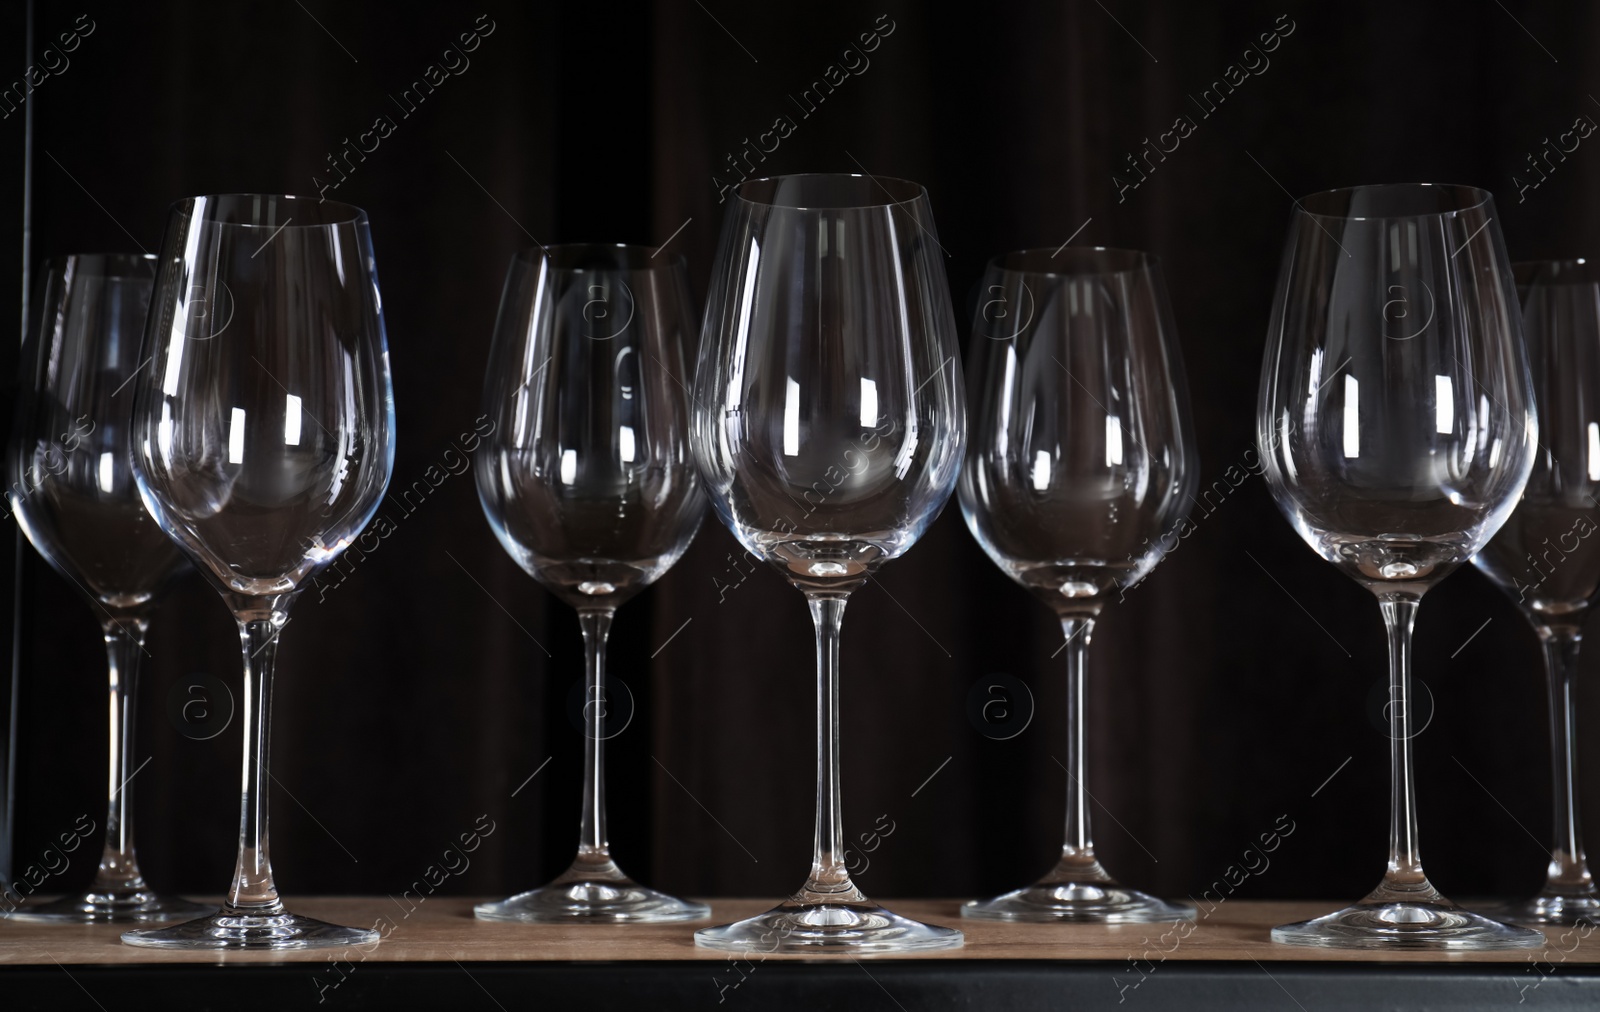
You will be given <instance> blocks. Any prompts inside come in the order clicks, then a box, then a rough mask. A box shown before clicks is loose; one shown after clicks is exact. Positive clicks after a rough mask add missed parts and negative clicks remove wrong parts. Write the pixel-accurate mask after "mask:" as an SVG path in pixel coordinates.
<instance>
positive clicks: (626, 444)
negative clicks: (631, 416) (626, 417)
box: [617, 425, 635, 464]
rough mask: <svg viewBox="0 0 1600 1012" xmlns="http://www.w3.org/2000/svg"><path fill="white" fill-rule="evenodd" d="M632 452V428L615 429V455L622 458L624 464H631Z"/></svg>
mask: <svg viewBox="0 0 1600 1012" xmlns="http://www.w3.org/2000/svg"><path fill="white" fill-rule="evenodd" d="M634 452H635V447H634V442H633V426H631V425H624V426H621V427H620V428H618V429H617V455H618V456H620V457H621V458H622V462H623V463H624V464H631V463H633V455H634Z"/></svg>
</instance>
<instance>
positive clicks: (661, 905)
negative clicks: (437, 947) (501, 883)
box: [473, 877, 711, 924]
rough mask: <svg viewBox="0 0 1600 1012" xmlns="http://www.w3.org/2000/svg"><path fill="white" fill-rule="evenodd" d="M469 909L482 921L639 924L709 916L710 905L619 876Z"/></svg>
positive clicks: (554, 885)
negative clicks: (682, 898) (669, 893)
mask: <svg viewBox="0 0 1600 1012" xmlns="http://www.w3.org/2000/svg"><path fill="white" fill-rule="evenodd" d="M473 913H474V914H476V915H477V916H478V917H479V918H480V919H482V920H485V921H517V922H521V923H525V924H550V923H566V924H573V923H578V924H583V923H590V924H642V923H662V922H670V921H696V920H700V919H701V918H703V917H710V916H711V908H710V907H708V906H706V905H705V904H704V903H691V902H689V901H688V900H680V899H678V898H676V897H673V896H668V895H667V894H666V893H661V892H657V891H655V890H654V889H650V888H648V887H646V886H642V885H639V884H638V883H637V882H633V881H631V880H629V879H627V878H625V877H624V878H622V879H619V880H610V879H578V880H574V881H562V882H553V883H551V884H550V885H547V886H544V887H543V888H540V889H533V890H530V891H528V892H525V893H521V894H519V895H516V896H513V897H511V898H510V899H505V900H501V901H499V902H498V903H480V904H478V905H477V906H476V907H474V908H473Z"/></svg>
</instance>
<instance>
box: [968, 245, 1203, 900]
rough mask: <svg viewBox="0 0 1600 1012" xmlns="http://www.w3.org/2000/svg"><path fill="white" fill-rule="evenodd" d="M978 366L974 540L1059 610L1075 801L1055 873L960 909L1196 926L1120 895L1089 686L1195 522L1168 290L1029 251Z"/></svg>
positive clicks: (971, 478) (1008, 268)
mask: <svg viewBox="0 0 1600 1012" xmlns="http://www.w3.org/2000/svg"><path fill="white" fill-rule="evenodd" d="M968 361H969V365H970V368H971V370H972V373H973V375H974V377H975V381H974V384H973V386H972V399H973V410H972V438H971V445H970V447H969V449H968V452H967V457H966V462H965V464H964V465H963V467H962V470H961V481H960V498H961V510H962V515H963V516H964V517H965V518H966V521H967V526H968V528H969V529H970V530H971V531H972V534H973V536H974V537H975V538H976V539H977V541H978V544H979V545H981V546H982V548H983V550H984V551H985V553H987V554H988V555H989V557H990V558H991V559H992V560H994V562H995V564H996V565H998V566H999V567H1000V569H1001V570H1002V571H1003V572H1005V573H1006V575H1007V576H1010V577H1011V578H1012V579H1013V580H1015V581H1016V582H1017V583H1019V584H1021V585H1022V586H1023V587H1025V588H1027V589H1028V590H1029V591H1031V592H1032V593H1033V594H1034V595H1035V596H1036V597H1038V598H1039V599H1040V600H1041V601H1043V602H1044V603H1045V604H1046V605H1048V606H1049V607H1050V608H1051V609H1052V610H1054V611H1055V612H1056V614H1057V616H1058V618H1059V619H1060V621H1061V623H1062V630H1063V633H1064V634H1065V636H1066V639H1067V646H1068V654H1067V683H1068V688H1067V696H1068V700H1069V702H1068V739H1067V744H1068V748H1067V755H1068V764H1067V776H1068V799H1067V820H1066V834H1065V843H1064V844H1063V847H1062V853H1061V857H1060V859H1059V861H1058V862H1057V864H1056V867H1055V868H1054V869H1053V870H1052V871H1051V872H1049V873H1048V874H1047V875H1046V876H1045V877H1044V878H1043V879H1042V880H1040V881H1039V882H1037V883H1035V884H1034V885H1032V886H1029V887H1026V888H1023V889H1017V890H1014V891H1012V892H1009V893H1006V894H1004V895H1002V896H998V897H995V898H993V899H989V900H982V901H976V900H975V901H972V902H969V903H967V904H965V905H964V906H963V907H962V908H961V913H962V916H963V917H968V918H979V919H986V920H1004V921H1037V922H1097V923H1108V924H1116V923H1131V922H1148V921H1172V920H1178V919H1184V918H1190V917H1193V916H1194V909H1193V908H1192V907H1190V906H1188V905H1186V904H1176V903H1168V902H1166V901H1164V900H1161V899H1158V898H1156V897H1154V896H1148V895H1146V894H1144V893H1141V892H1138V891H1137V890H1133V889H1129V888H1127V887H1125V886H1121V885H1118V884H1117V883H1116V882H1115V881H1114V880H1113V879H1112V878H1111V876H1110V875H1109V874H1107V873H1106V871H1105V869H1104V868H1102V867H1101V865H1100V862H1099V861H1098V859H1097V858H1096V857H1095V852H1094V844H1093V841H1092V839H1091V836H1090V831H1089V804H1088V802H1089V792H1088V786H1087V783H1086V780H1087V769H1086V766H1087V752H1088V750H1087V747H1086V745H1085V740H1086V731H1087V727H1086V720H1085V714H1086V707H1085V692H1086V675H1087V671H1086V668H1087V656H1088V648H1089V638H1090V635H1091V633H1092V631H1093V627H1094V622H1095V618H1096V616H1098V615H1099V613H1100V611H1101V609H1102V607H1103V606H1104V605H1105V603H1106V601H1107V599H1108V598H1109V597H1111V596H1112V595H1113V594H1120V593H1121V592H1123V591H1126V590H1127V589H1128V588H1130V587H1132V586H1133V585H1134V584H1136V583H1137V582H1138V581H1140V580H1142V579H1144V578H1145V576H1147V575H1148V574H1149V573H1150V572H1151V571H1152V570H1153V569H1154V568H1155V566H1156V564H1157V563H1158V562H1160V561H1161V559H1162V557H1163V556H1164V555H1165V554H1166V551H1167V548H1168V547H1169V545H1170V544H1172V543H1173V541H1172V540H1171V535H1172V533H1173V531H1174V529H1175V528H1176V527H1177V526H1178V524H1179V523H1180V522H1181V521H1182V520H1183V518H1184V517H1185V515H1186V514H1187V513H1188V508H1189V504H1190V502H1191V499H1192V496H1193V494H1194V490H1195V487H1196V484H1197V475H1198V466H1199V462H1198V460H1197V458H1196V455H1195V440H1194V434H1193V432H1192V426H1191V422H1190V418H1189V405H1188V393H1187V386H1186V383H1185V381H1184V373H1183V364H1182V359H1181V356H1180V354H1179V348H1178V343H1177V332H1176V328H1175V326H1174V324H1173V321H1172V314H1171V308H1170V306H1169V304H1168V300H1167V295H1166V288H1165V284H1164V281H1163V278H1162V273H1161V269H1160V266H1159V264H1158V263H1157V261H1156V259H1155V258H1154V257H1152V256H1150V255H1149V254H1146V253H1142V252H1139V251H1136V250H1120V249H1107V248H1081V247H1079V248H1072V249H1059V250H1056V251H1054V252H1051V251H1050V250H1038V249H1036V250H1020V251H1017V252H1013V253H1007V254H1003V255H1001V256H998V257H996V258H994V259H993V260H991V261H990V263H989V266H988V269H987V270H986V272H985V274H984V278H983V292H982V295H981V306H980V308H979V310H978V312H977V314H976V317H975V319H974V321H973V336H972V344H971V349H970V352H969V355H968Z"/></svg>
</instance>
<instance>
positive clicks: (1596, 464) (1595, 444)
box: [1589, 422, 1600, 481]
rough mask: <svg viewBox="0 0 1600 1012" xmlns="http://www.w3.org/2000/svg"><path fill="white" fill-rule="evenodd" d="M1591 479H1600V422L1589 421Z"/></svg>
mask: <svg viewBox="0 0 1600 1012" xmlns="http://www.w3.org/2000/svg"><path fill="white" fill-rule="evenodd" d="M1589 480H1590V481H1600V422H1590V423H1589Z"/></svg>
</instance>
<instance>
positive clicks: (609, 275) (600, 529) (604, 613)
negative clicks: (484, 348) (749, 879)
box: [475, 244, 711, 923]
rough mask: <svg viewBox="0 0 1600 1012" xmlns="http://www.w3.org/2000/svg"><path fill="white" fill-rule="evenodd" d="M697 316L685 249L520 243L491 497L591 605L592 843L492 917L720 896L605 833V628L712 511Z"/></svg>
mask: <svg viewBox="0 0 1600 1012" xmlns="http://www.w3.org/2000/svg"><path fill="white" fill-rule="evenodd" d="M693 326H694V323H693V318H692V312H691V309H690V304H689V288H688V282H687V280H686V277H685V267H684V261H683V258H682V257H679V256H675V255H671V254H666V253H661V252H659V251H658V250H655V249H652V248H648V247H642V246H624V245H603V244H587V245H586V244H574V245H563V246H547V247H541V248H537V249H530V250H526V251H524V252H522V253H519V254H518V255H517V256H516V257H515V258H514V259H513V260H512V261H511V267H510V270H509V271H508V272H507V274H506V283H505V290H504V293H503V294H502V296H501V300H500V315H499V318H498V320H497V321H496V323H495V334H494V345H493V348H492V349H491V351H490V353H489V368H488V375H487V376H486V378H485V380H484V394H483V396H484V405H485V411H486V412H487V414H488V417H489V421H490V422H491V423H492V424H493V425H494V428H493V430H492V432H491V434H490V436H489V438H488V440H487V444H486V446H485V447H484V448H483V449H482V450H481V451H480V452H479V453H478V455H477V464H476V468H475V474H476V476H477V481H478V498H479V500H480V501H481V502H482V503H483V511H484V514H485V515H486V516H487V517H488V518H489V525H490V526H491V527H493V528H494V533H495V536H496V537H498V538H499V539H500V543H501V544H502V545H503V546H505V549H506V551H507V552H508V553H509V554H510V555H511V557H512V558H513V559H514V560H516V563H517V565H519V566H521V567H522V568H523V569H524V570H526V571H527V573H528V575H530V576H532V577H533V578H534V579H536V580H538V581H539V582H540V583H541V584H543V585H544V586H545V587H547V588H549V590H550V591H551V592H552V593H554V594H555V595H556V596H557V597H559V598H560V599H561V600H562V601H563V602H565V603H566V604H569V605H571V606H572V607H573V608H575V609H576V610H577V612H578V622H579V625H580V626H581V627H582V629H583V642H584V650H585V654H586V664H585V667H586V674H585V694H584V707H583V716H584V751H583V814H582V817H581V819H580V825H579V837H578V855H577V857H576V858H574V859H573V862H572V866H571V867H570V868H568V869H567V871H566V872H564V873H563V874H562V875H560V876H559V877H558V878H556V879H555V880H554V881H553V882H551V883H550V884H549V885H546V886H542V887H541V888H538V889H533V890H530V891H528V892H524V893H520V894H518V895H516V896H512V897H510V898H509V899H505V900H501V901H499V902H497V903H481V904H479V905H478V906H477V908H476V913H477V916H478V917H481V918H483V919H485V920H492V921H523V922H541V921H565V922H576V923H636V922H652V921H684V920H694V919H696V918H700V917H705V916H707V915H709V914H710V913H711V908H710V907H707V906H705V905H704V904H701V903H691V902H688V901H685V900H680V899H677V898H676V897H673V896H668V895H667V894H666V893H662V892H657V891H656V890H654V889H650V888H648V887H646V886H642V885H639V884H638V883H637V882H634V881H633V880H632V879H630V878H629V877H628V876H627V875H626V874H624V873H623V871H622V869H621V868H619V867H617V863H616V861H615V860H613V859H612V857H611V845H610V843H609V841H608V839H607V836H606V799H605V744H606V738H607V737H608V736H610V735H613V734H616V733H617V731H616V730H615V729H614V728H612V727H611V722H609V721H608V720H607V719H606V717H607V713H608V710H607V697H608V695H609V690H610V689H611V688H612V685H611V683H610V681H608V679H607V678H606V670H605V649H606V633H607V631H608V630H609V629H610V628H611V618H612V616H613V615H614V614H615V613H616V610H617V607H618V606H619V605H620V604H622V603H623V602H624V601H626V600H628V599H629V598H631V597H633V596H634V595H635V594H637V593H639V591H641V590H643V589H644V588H645V587H648V586H649V585H650V584H652V583H654V582H655V581H656V580H658V579H660V578H661V575H662V574H663V573H665V572H666V571H667V570H668V569H670V568H672V564H673V563H675V562H677V561H678V558H679V557H680V556H682V555H683V553H684V551H685V550H686V549H687V548H688V547H689V543H690V542H691V541H693V540H694V535H695V531H697V530H698V529H699V527H700V521H701V518H702V517H704V516H705V504H706V500H705V493H704V492H703V491H702V490H701V487H700V475H699V473H698V472H697V471H696V470H695V466H694V460H693V458H692V457H691V456H690V453H689V424H690V415H689V405H688V400H689V391H688V387H687V385H686V384H687V375H688V359H687V356H686V354H685V349H686V347H687V343H688V339H689V334H690V333H691V330H692V328H693Z"/></svg>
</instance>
